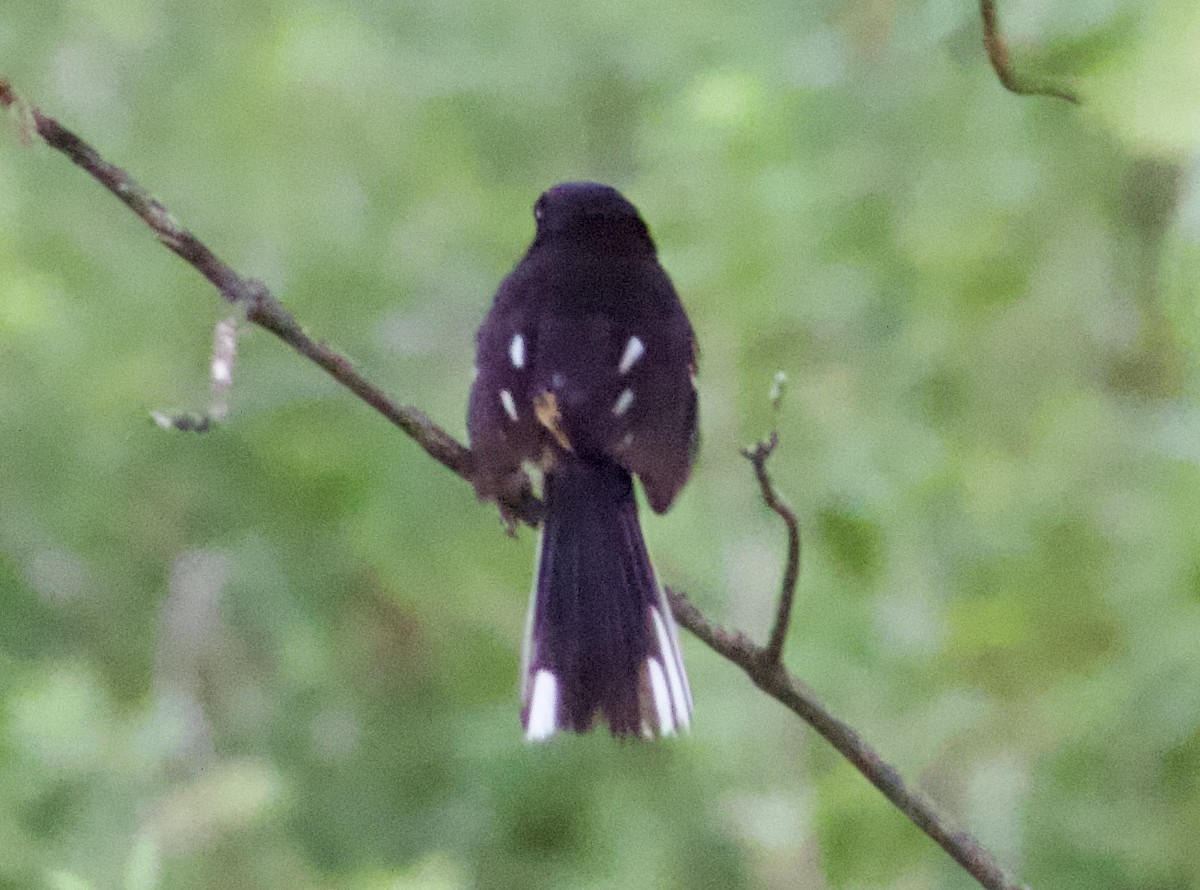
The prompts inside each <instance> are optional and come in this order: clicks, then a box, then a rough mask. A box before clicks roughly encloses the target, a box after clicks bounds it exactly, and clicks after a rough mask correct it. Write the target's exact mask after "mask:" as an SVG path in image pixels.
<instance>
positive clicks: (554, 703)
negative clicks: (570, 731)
mask: <svg viewBox="0 0 1200 890" xmlns="http://www.w3.org/2000/svg"><path fill="white" fill-rule="evenodd" d="M556 729H558V680H557V678H556V677H555V676H554V674H552V673H550V672H549V671H548V670H545V669H544V668H543V669H542V670H540V671H538V672H537V675H536V676H535V677H534V678H533V696H532V698H530V700H529V720H528V721H527V722H526V725H525V738H526V740H527V741H530V742H542V741H545V740H546V739H548V738H550V736H552V735H554V731H555V730H556Z"/></svg>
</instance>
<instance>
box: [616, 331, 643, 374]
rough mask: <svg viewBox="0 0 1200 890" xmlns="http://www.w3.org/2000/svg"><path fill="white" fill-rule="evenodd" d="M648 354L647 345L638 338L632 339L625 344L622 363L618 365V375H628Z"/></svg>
mask: <svg viewBox="0 0 1200 890" xmlns="http://www.w3.org/2000/svg"><path fill="white" fill-rule="evenodd" d="M645 354H646V344H645V343H643V342H642V341H641V340H640V339H638V338H637V337H636V336H634V337H630V338H629V342H628V343H626V344H625V352H624V353H623V354H622V355H621V363H620V364H619V365H617V373H618V374H628V373H629V370H630V369H631V368H632V367H633V366H634V365H635V364H637V360H638V359H640V358H641V357H642V356H643V355H645Z"/></svg>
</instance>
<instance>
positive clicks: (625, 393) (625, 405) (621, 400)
mask: <svg viewBox="0 0 1200 890" xmlns="http://www.w3.org/2000/svg"><path fill="white" fill-rule="evenodd" d="M632 404H633V390H632V389H625V390H622V392H621V394H620V395H619V396H617V401H616V402H615V403H614V404H613V414H615V415H616V416H617V417H620V416H621V415H622V414H624V413H625V412H626V411H628V410H629V406H630V405H632Z"/></svg>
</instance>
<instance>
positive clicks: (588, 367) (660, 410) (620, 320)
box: [467, 182, 699, 741]
mask: <svg viewBox="0 0 1200 890" xmlns="http://www.w3.org/2000/svg"><path fill="white" fill-rule="evenodd" d="M533 212H534V217H535V220H536V226H537V231H536V235H535V237H534V239H533V243H532V244H531V245H530V246H529V249H528V251H526V253H525V256H524V257H523V258H522V259H521V261H520V262H519V263H517V265H516V268H514V269H513V271H512V272H511V273H510V274H509V275H508V277H507V278H505V279H504V281H503V282H502V283H501V284H500V289H499V290H498V291H497V293H496V298H495V301H494V303H493V305H492V307H491V310H490V311H489V313H488V315H487V318H486V319H485V320H484V322H483V325H482V327H480V329H479V333H478V335H477V337H476V347H477V360H476V372H477V373H476V377H475V383H474V385H473V387H472V389H471V398H470V407H469V409H468V418H467V428H468V432H469V434H470V439H471V450H472V452H473V454H474V456H475V461H476V478H475V486H476V490H477V492H478V493H479V495H480V496H481V497H483V498H494V497H495V496H496V495H497V493H498V492H499V491H501V490H502V489H503V486H504V485H505V482H506V480H508V479H511V477H512V475H513V474H514V473H516V472H518V471H519V470H520V468H521V466H522V464H523V463H525V462H532V463H533V464H535V465H537V466H539V467H540V468H541V469H542V471H543V473H544V476H543V478H544V486H543V493H544V497H545V505H546V512H545V518H544V522H543V524H542V527H541V531H540V533H539V537H538V551H537V552H538V555H537V565H536V572H537V574H536V579H535V581H534V584H533V594H532V601H531V603H530V607H529V618H528V622H527V626H526V634H525V650H524V658H523V662H524V663H523V666H522V679H521V705H522V708H521V722H522V723H523V725H524V727H525V733H526V737H527V738H528V739H530V740H533V741H537V740H542V739H546V738H549V737H550V736H551V735H553V734H554V733H555V732H556V731H558V730H569V731H572V732H586V731H588V730H589V729H591V728H592V726H593V724H594V723H595V721H596V719H597V717H599V718H601V719H603V720H604V721H606V722H607V723H608V727H609V729H610V730H611V731H612V733H613V734H614V735H641V736H647V737H654V736H659V735H671V734H673V733H675V732H676V731H678V730H682V729H686V728H687V727H688V726H689V724H690V722H691V711H692V694H691V690H690V689H689V687H688V681H687V675H686V674H685V673H684V669H683V658H682V656H681V653H680V648H679V635H678V631H677V630H676V627H675V621H674V619H673V618H672V616H671V609H670V607H669V606H668V604H667V601H666V597H665V596H664V594H663V589H662V587H661V585H660V584H659V582H658V579H657V577H656V576H655V572H654V567H653V566H652V565H651V563H650V557H649V555H648V554H647V552H646V545H645V542H644V541H643V539H642V530H641V526H640V525H639V523H638V508H637V500H636V496H635V494H634V489H633V482H632V477H633V476H637V477H638V478H639V479H640V480H641V483H642V488H643V489H644V491H645V493H646V497H647V499H648V500H649V502H650V506H651V508H653V510H654V511H655V512H656V513H662V512H663V511H665V510H666V509H667V508H668V507H670V506H671V503H672V501H674V500H675V496H676V495H677V494H678V493H679V490H680V489H681V488H682V487H683V485H684V483H685V482H686V481H687V479H688V475H689V474H690V473H691V468H692V463H693V461H694V459H695V456H696V452H697V449H698V445H699V438H698V434H697V427H696V389H695V383H694V378H695V372H696V340H695V335H694V334H693V332H692V326H691V324H690V323H689V321H688V318H687V315H686V314H685V313H684V310H683V306H682V305H681V304H680V302H679V297H678V295H677V294H676V293H675V288H674V287H673V286H672V284H671V280H670V279H669V278H668V277H667V273H666V272H665V271H663V268H662V266H660V265H659V263H658V257H657V253H656V251H655V247H654V242H653V241H652V240H651V238H650V234H649V232H648V231H647V229H646V224H645V223H644V222H643V221H642V218H641V216H640V215H639V214H638V212H637V209H636V208H635V207H634V206H633V205H632V204H631V203H629V201H627V200H626V199H625V198H624V197H622V196H621V194H620V193H619V192H617V191H616V190H615V189H613V188H610V187H609V186H606V185H600V184H599V183H593V182H566V183H561V184H560V185H556V186H554V187H553V188H551V189H549V190H548V191H546V192H545V193H544V194H543V195H542V196H541V197H540V198H538V200H537V203H536V204H535V205H534V211H533Z"/></svg>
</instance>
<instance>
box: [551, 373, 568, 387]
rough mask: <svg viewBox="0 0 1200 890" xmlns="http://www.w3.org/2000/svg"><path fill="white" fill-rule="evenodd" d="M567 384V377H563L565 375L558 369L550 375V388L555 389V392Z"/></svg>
mask: <svg viewBox="0 0 1200 890" xmlns="http://www.w3.org/2000/svg"><path fill="white" fill-rule="evenodd" d="M566 384H567V379H566V378H565V377H563V375H562V374H560V373H559V372H558V371H555V372H554V373H553V374H551V375H550V388H551V389H553V390H554V391H555V392H558V391H559V390H560V389H562V388H563V387H564V386H566Z"/></svg>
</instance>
